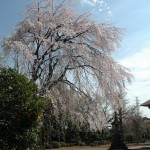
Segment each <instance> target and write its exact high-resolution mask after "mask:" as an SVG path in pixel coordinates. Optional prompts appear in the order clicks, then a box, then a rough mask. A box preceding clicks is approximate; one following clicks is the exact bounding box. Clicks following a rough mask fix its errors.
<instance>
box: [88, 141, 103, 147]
mask: <svg viewBox="0 0 150 150" xmlns="http://www.w3.org/2000/svg"><path fill="white" fill-rule="evenodd" d="M100 145H101V144H100V142H99V141H93V142H92V143H91V144H90V146H100Z"/></svg>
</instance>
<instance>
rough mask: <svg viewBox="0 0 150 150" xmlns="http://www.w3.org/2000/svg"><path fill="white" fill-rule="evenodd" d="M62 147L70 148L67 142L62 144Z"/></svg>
mask: <svg viewBox="0 0 150 150" xmlns="http://www.w3.org/2000/svg"><path fill="white" fill-rule="evenodd" d="M60 145H61V147H68V144H67V143H65V142H60Z"/></svg>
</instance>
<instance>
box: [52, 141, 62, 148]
mask: <svg viewBox="0 0 150 150" xmlns="http://www.w3.org/2000/svg"><path fill="white" fill-rule="evenodd" d="M51 145H52V147H53V148H60V147H61V145H60V142H57V141H52V142H51Z"/></svg>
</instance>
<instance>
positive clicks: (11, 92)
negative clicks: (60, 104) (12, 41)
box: [0, 68, 44, 150]
mask: <svg viewBox="0 0 150 150" xmlns="http://www.w3.org/2000/svg"><path fill="white" fill-rule="evenodd" d="M0 83H1V84H0V131H1V132H0V149H1V150H6V149H21V150H26V149H31V150H32V149H34V147H35V145H36V143H37V140H38V122H39V121H38V118H39V117H40V115H41V114H42V111H43V109H44V105H43V100H41V99H40V98H39V96H37V86H36V85H35V83H34V82H32V81H29V80H28V79H27V78H26V77H25V76H23V75H21V74H18V73H17V72H16V71H15V70H13V69H5V68H3V69H1V70H0Z"/></svg>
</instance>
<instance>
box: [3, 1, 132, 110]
mask: <svg viewBox="0 0 150 150" xmlns="http://www.w3.org/2000/svg"><path fill="white" fill-rule="evenodd" d="M68 4H69V0H63V1H62V2H61V3H57V2H56V1H52V0H42V1H41V2H40V3H39V2H35V3H33V4H31V5H29V6H28V7H27V11H26V13H25V15H24V19H23V21H22V22H20V23H18V25H17V27H16V31H15V32H14V33H13V34H11V35H10V36H9V37H7V38H5V39H4V40H3V44H2V46H3V49H4V51H5V52H7V53H8V54H11V57H14V58H15V67H16V68H17V69H18V70H19V71H20V72H24V73H25V74H26V75H27V76H28V77H29V78H30V79H32V80H33V81H35V82H36V83H38V84H39V88H40V90H41V92H42V93H45V92H46V91H47V90H51V89H52V88H54V87H55V86H56V85H57V84H58V83H60V82H62V83H65V84H67V85H69V86H70V87H74V88H75V89H76V91H78V92H79V93H80V94H81V95H84V96H85V95H86V96H87V97H89V99H90V100H93V99H95V100H96V102H97V103H96V104H98V103H99V102H100V101H101V99H102V98H103V97H107V99H109V100H110V102H111V104H116V103H118V101H119V99H118V91H119V90H123V89H124V88H125V82H126V81H127V82H130V81H131V78H132V75H131V74H130V73H129V71H128V70H127V69H126V68H125V67H123V66H121V65H120V64H118V63H117V62H116V61H115V60H114V59H113V57H112V53H113V52H114V50H115V49H116V48H117V47H118V46H119V44H120V41H121V37H122V29H120V28H117V27H115V26H113V25H111V24H105V23H100V24H99V23H97V22H94V21H92V20H91V19H90V16H89V15H88V14H78V13H76V12H75V11H74V10H73V9H72V8H71V7H69V6H68ZM95 95H98V96H99V99H97V98H96V96H95ZM97 106H99V105H97ZM99 107H100V106H99Z"/></svg>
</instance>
